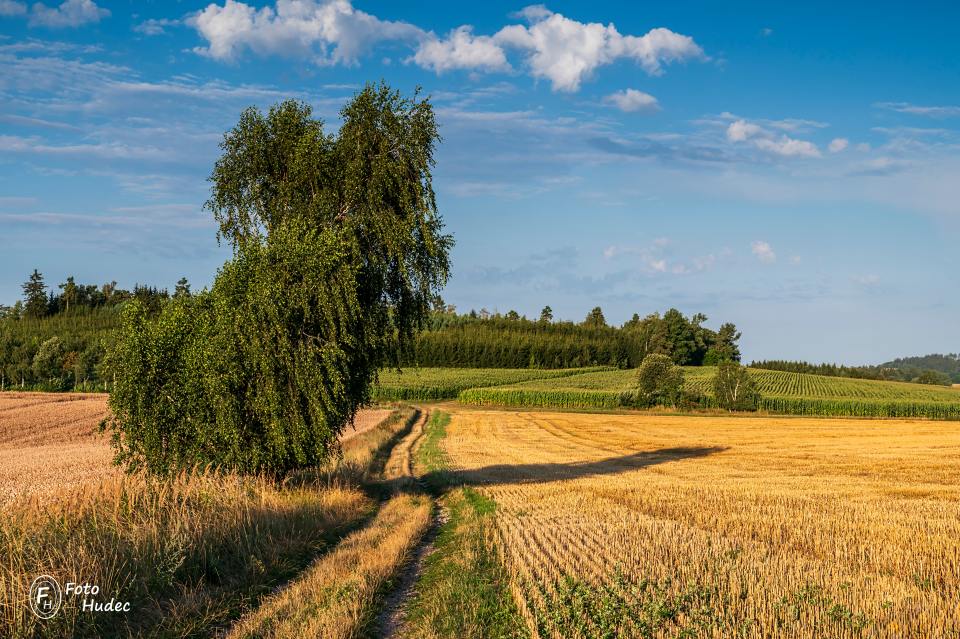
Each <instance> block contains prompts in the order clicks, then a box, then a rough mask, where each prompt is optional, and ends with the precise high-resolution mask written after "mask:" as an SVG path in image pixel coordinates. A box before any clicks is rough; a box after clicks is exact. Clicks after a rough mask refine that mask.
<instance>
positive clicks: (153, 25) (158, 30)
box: [133, 18, 180, 36]
mask: <svg viewBox="0 0 960 639" xmlns="http://www.w3.org/2000/svg"><path fill="white" fill-rule="evenodd" d="M178 24H180V21H179V20H169V19H167V18H160V19H156V18H150V19H149V20H144V21H143V22H141V23H140V24H137V25H134V27H133V30H134V31H136V32H137V33H142V34H143V35H148V36H155V35H163V34H164V33H166V27H173V26H176V25H178Z"/></svg>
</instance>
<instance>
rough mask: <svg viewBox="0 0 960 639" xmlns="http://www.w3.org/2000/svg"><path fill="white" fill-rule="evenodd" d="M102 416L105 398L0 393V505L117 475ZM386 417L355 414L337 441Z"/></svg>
mask: <svg viewBox="0 0 960 639" xmlns="http://www.w3.org/2000/svg"><path fill="white" fill-rule="evenodd" d="M107 410H108V409H107V395H105V394H99V393H10V392H7V393H0V504H3V503H5V502H9V501H13V500H16V499H18V498H26V497H29V496H31V495H42V496H44V498H45V499H48V498H50V497H51V496H52V495H54V494H56V493H58V492H61V491H64V490H68V489H71V488H75V487H78V486H90V485H95V484H97V483H98V482H99V481H101V480H106V479H110V478H112V477H115V476H116V475H118V474H119V473H120V471H119V470H118V469H117V468H115V467H114V466H113V465H112V463H111V462H112V460H113V452H112V451H111V450H110V443H109V438H108V436H105V435H102V434H100V433H99V431H98V426H99V424H100V421H101V420H102V419H103V418H104V417H106V416H107ZM390 413H391V411H390V410H388V409H377V408H374V409H369V410H362V411H360V413H359V414H358V415H357V418H356V420H355V422H354V424H353V425H352V426H348V427H347V429H346V430H345V431H344V433H343V436H342V437H341V440H342V441H343V442H344V443H346V442H347V441H349V440H350V439H352V438H354V437H358V436H360V435H362V434H363V433H366V432H367V431H369V430H371V429H372V428H374V427H375V426H376V425H377V424H379V423H380V422H382V421H383V420H384V419H386V418H387V416H389V415H390Z"/></svg>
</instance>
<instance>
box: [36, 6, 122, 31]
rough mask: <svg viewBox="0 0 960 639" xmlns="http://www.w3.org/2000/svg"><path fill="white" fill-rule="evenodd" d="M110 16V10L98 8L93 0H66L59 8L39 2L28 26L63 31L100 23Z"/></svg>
mask: <svg viewBox="0 0 960 639" xmlns="http://www.w3.org/2000/svg"><path fill="white" fill-rule="evenodd" d="M109 15H110V11H109V10H107V9H102V8H100V7H98V6H97V3H95V2H94V1H93V0H66V1H65V2H63V3H62V4H60V6H57V7H48V6H47V5H45V4H43V3H41V2H38V3H36V4H34V5H33V9H32V10H31V12H30V19H29V21H28V24H29V25H30V26H31V27H36V26H39V27H48V28H51V29H62V28H65V27H79V26H80V25H84V24H88V23H90V22H100V20H101V19H102V18H106V17H108V16H109Z"/></svg>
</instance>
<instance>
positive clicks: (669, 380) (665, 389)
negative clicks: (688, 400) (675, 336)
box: [637, 353, 683, 406]
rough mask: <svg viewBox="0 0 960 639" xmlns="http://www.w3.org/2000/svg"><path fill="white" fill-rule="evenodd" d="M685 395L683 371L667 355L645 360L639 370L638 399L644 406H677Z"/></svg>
mask: <svg viewBox="0 0 960 639" xmlns="http://www.w3.org/2000/svg"><path fill="white" fill-rule="evenodd" d="M682 395H683V369H681V368H680V367H679V366H675V365H674V364H673V360H671V359H670V358H669V357H667V356H666V355H661V354H659V353H655V354H653V355H647V356H646V357H645V358H643V362H642V363H641V364H640V368H639V369H638V370H637V399H638V402H639V403H640V404H642V405H644V406H654V405H657V404H661V405H665V406H677V405H679V403H680V400H681V397H682Z"/></svg>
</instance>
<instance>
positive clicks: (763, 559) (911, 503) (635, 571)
mask: <svg viewBox="0 0 960 639" xmlns="http://www.w3.org/2000/svg"><path fill="white" fill-rule="evenodd" d="M443 447H444V449H445V451H446V453H447V455H448V456H449V458H450V461H451V464H452V466H453V467H454V468H456V469H458V470H459V476H460V479H462V480H464V481H466V482H468V483H470V484H473V485H476V486H479V487H481V490H482V492H483V493H485V494H486V495H488V496H489V497H492V498H493V499H494V500H495V501H496V508H497V510H496V525H497V529H498V532H499V542H498V544H497V545H498V547H499V550H500V552H501V556H502V558H503V561H504V562H505V564H506V566H507V568H508V569H509V571H510V574H511V575H512V587H513V590H514V596H515V599H516V600H517V603H518V604H519V606H520V608H521V610H522V614H523V615H524V617H525V618H526V620H527V623H528V626H529V627H530V629H531V631H532V632H533V633H534V634H535V635H539V636H541V637H576V636H580V637H604V636H609V637H615V636H641V637H660V636H677V635H678V634H681V633H684V632H685V633H687V634H686V635H684V636H702V637H757V638H759V637H771V636H776V637H805V638H814V637H861V636H862V637H955V636H958V635H960V604H958V602H960V492H958V490H957V487H958V485H960V430H958V429H957V428H956V426H955V425H952V424H949V423H938V422H929V421H855V420H829V419H798V418H783V419H776V418H771V419H739V418H735V417H716V418H712V417H676V416H645V415H644V416H632V415H587V414H572V413H533V412H525V413H512V412H493V411H482V412H481V411H459V412H456V413H455V414H454V415H453V418H452V421H451V423H450V425H449V427H448V431H447V438H446V439H445V440H444V443H443Z"/></svg>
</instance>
